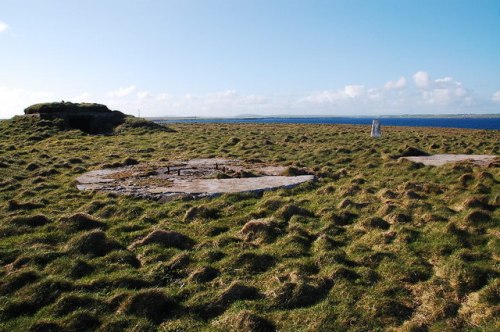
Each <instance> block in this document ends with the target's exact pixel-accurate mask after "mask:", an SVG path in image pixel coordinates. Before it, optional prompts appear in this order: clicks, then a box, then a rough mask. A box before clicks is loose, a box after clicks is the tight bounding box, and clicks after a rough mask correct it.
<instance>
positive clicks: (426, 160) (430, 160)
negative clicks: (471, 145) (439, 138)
mask: <svg viewBox="0 0 500 332" xmlns="http://www.w3.org/2000/svg"><path fill="white" fill-rule="evenodd" d="M402 158H403V159H407V160H409V161H413V162H417V163H422V164H424V165H428V166H442V165H444V164H447V163H454V162H459V161H471V162H473V163H475V164H477V165H480V166H487V165H488V164H490V163H491V162H493V161H495V159H497V158H498V156H495V155H487V154H435V155H432V156H420V157H402Z"/></svg>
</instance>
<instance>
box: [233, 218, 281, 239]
mask: <svg viewBox="0 0 500 332" xmlns="http://www.w3.org/2000/svg"><path fill="white" fill-rule="evenodd" d="M279 232H280V230H279V228H278V225H277V223H276V222H275V221H273V220H270V219H257V220H250V221H249V222H247V223H246V224H245V225H244V226H243V227H242V228H241V230H240V235H241V236H242V237H243V239H244V240H245V241H258V242H272V241H273V240H274V238H275V237H276V236H277V235H278V234H279Z"/></svg>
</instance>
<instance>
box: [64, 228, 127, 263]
mask: <svg viewBox="0 0 500 332" xmlns="http://www.w3.org/2000/svg"><path fill="white" fill-rule="evenodd" d="M66 249H67V250H68V251H69V252H74V253H79V254H83V255H88V256H90V257H100V256H104V255H106V254H108V253H109V252H111V251H113V250H119V249H123V247H122V246H121V245H120V244H119V243H118V242H116V241H114V240H112V239H108V237H107V236H106V233H104V232H103V231H100V230H95V231H90V232H87V233H84V234H82V235H80V236H76V237H74V238H72V239H71V240H70V242H69V243H68V244H67V245H66Z"/></svg>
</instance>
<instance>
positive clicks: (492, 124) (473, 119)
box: [148, 114, 500, 130]
mask: <svg viewBox="0 0 500 332" xmlns="http://www.w3.org/2000/svg"><path fill="white" fill-rule="evenodd" d="M148 119H149V120H152V121H154V122H156V123H240V124H241V123H253V124H348V125H370V124H371V122H372V120H373V119H379V120H380V121H381V124H382V126H403V127H436V128H461V129H487V130H500V115H499V114H493V115H481V116H472V115H460V116H458V115H454V116H451V115H447V116H446V117H442V116H439V115H428V116H420V115H419V116H414V115H408V116H392V117H390V116H387V117H386V116H359V117H321V116H302V117H298V116H293V117H292V116H290V117H287V116H277V117H231V118H229V117H227V118H222V117H220V118H215V117H213V118H202V117H183V118H180V117H179V118H175V117H168V118H167V117H164V118H148Z"/></svg>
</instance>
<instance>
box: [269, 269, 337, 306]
mask: <svg viewBox="0 0 500 332" xmlns="http://www.w3.org/2000/svg"><path fill="white" fill-rule="evenodd" d="M284 279H285V280H284V282H283V283H282V284H280V285H279V286H278V288H277V289H275V290H273V291H272V292H271V294H270V296H271V298H272V303H273V305H274V306H276V307H277V308H280V309H292V308H301V307H307V306H310V305H313V304H315V303H317V302H318V301H320V300H322V299H323V298H324V297H325V296H326V295H327V293H328V291H329V290H330V288H331V287H332V285H333V283H332V281H331V280H329V279H325V278H305V277H303V276H300V275H298V274H296V273H292V274H290V275H288V276H287V277H286V278H284Z"/></svg>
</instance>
